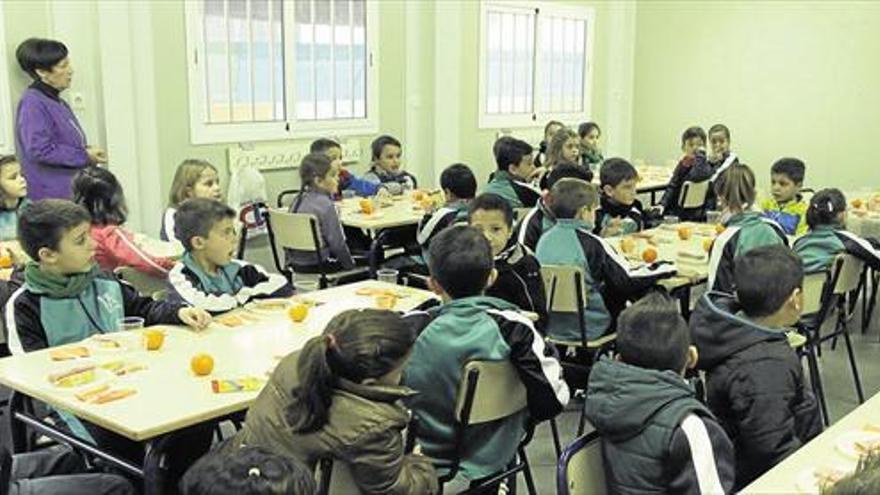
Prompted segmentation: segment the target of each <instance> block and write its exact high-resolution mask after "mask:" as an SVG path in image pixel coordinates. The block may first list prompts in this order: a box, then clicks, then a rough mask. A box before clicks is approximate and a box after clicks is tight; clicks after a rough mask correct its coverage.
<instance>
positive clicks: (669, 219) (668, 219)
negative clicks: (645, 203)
mask: <svg viewBox="0 0 880 495" xmlns="http://www.w3.org/2000/svg"><path fill="white" fill-rule="evenodd" d="M679 222H681V220H680V219H679V218H678V217H677V216H675V215H666V216H664V217H663V223H664V224H666V225H675V224H677V223H679Z"/></svg>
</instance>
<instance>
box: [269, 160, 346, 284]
mask: <svg viewBox="0 0 880 495" xmlns="http://www.w3.org/2000/svg"><path fill="white" fill-rule="evenodd" d="M299 177H300V181H301V182H302V190H301V191H300V193H299V194H298V195H297V196H296V198H295V199H294V200H293V204H291V205H290V212H291V213H309V214H311V215H314V216H315V217H316V218H317V219H318V227H319V230H320V232H321V244H322V248H321V253H320V255H321V261H322V263H324V266H325V270H326V271H327V272H335V271H340V270H350V269H352V268H354V266H355V264H354V258H352V256H351V251H349V249H348V245H347V244H346V243H345V234H344V233H343V230H342V224H341V223H340V222H339V214H338V213H337V211H336V205H334V204H333V198H332V196H333V194H335V192H336V191H337V190H338V187H339V186H338V185H339V160H331V159H330V158H329V157H328V156H327V155H325V154H323V153H309V154H308V155H306V156H305V157H304V158H303V159H302V162H301V163H300V165H299ZM285 257H286V263H287V265H288V266H291V267H292V268H293V269H294V271H296V272H299V273H316V272H318V271H319V267H318V266H316V259H315V253H314V252H311V251H298V250H295V249H288V250H286V252H285Z"/></svg>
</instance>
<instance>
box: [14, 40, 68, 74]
mask: <svg viewBox="0 0 880 495" xmlns="http://www.w3.org/2000/svg"><path fill="white" fill-rule="evenodd" d="M66 57H67V47H66V46H64V43H62V42H60V41H55V40H47V39H43V38H28V39H26V40H24V41H22V42H21V44H20V45H18V48H17V49H16V50H15V58H16V59H17V60H18V65H20V66H21V70H23V71H25V72H27V73H28V75H29V76H31V78H32V79H34V80H35V81H36V80H38V79H40V76H39V75H37V69H42V70H52V67H54V66H55V65H56V64H57V63H58V62H61V61H62V60H64V59H65V58H66Z"/></svg>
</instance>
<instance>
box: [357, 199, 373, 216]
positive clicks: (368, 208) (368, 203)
mask: <svg viewBox="0 0 880 495" xmlns="http://www.w3.org/2000/svg"><path fill="white" fill-rule="evenodd" d="M358 204H359V205H360V207H361V211H362V212H364V213H366V214H367V215H371V214H372V213H373V201H372V200H369V199H366V198H364V199H362V200H360V203H358Z"/></svg>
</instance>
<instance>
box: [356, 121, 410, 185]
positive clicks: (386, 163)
mask: <svg viewBox="0 0 880 495" xmlns="http://www.w3.org/2000/svg"><path fill="white" fill-rule="evenodd" d="M370 148H371V151H372V160H373V162H372V163H371V164H370V171H369V172H367V174H366V175H364V180H365V181H368V182H372V183H373V184H376V185H381V186H384V187H385V188H386V189H387V190H388V192H390V193H391V194H402V193H403V192H404V191H406V190H413V189H415V188H416V187H418V181H416V178H415V176H414V175H412V174H411V173H409V172H407V171H406V170H403V168H402V165H401V163H400V156H401V155H402V154H403V147H402V146H401V144H400V141H398V140H397V139H395V138H393V137H391V136H387V135H385V136H379V137H377V138H376V139H375V140H374V141H373V144H372V145H371V146H370Z"/></svg>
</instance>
